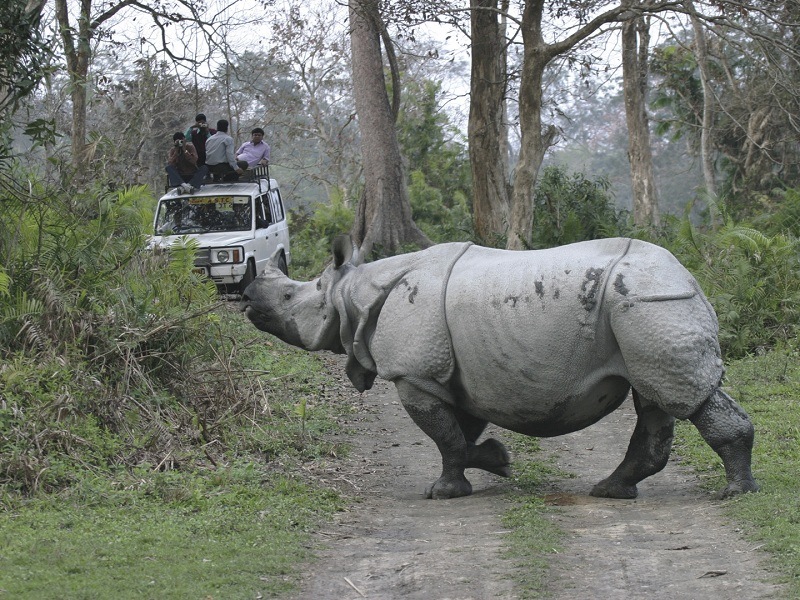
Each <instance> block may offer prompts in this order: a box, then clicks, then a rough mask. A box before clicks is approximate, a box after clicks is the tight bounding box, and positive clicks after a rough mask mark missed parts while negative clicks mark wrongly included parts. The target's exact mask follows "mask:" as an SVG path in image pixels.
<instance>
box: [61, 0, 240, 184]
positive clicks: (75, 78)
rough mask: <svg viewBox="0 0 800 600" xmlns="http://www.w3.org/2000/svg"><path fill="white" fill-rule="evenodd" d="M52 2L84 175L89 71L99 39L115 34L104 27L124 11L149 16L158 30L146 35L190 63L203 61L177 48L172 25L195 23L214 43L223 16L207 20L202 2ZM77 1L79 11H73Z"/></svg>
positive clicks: (76, 159)
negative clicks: (65, 65)
mask: <svg viewBox="0 0 800 600" xmlns="http://www.w3.org/2000/svg"><path fill="white" fill-rule="evenodd" d="M95 1H96V0H95ZM54 2H55V17H56V22H57V24H58V29H59V33H60V35H61V41H62V44H63V47H64V56H65V59H66V64H67V73H68V75H69V79H70V96H71V100H72V127H71V132H70V136H71V139H72V164H73V167H74V168H75V170H76V172H78V173H82V172H83V171H84V170H85V169H86V167H87V165H88V163H89V159H90V155H91V147H90V146H87V144H86V132H87V125H86V123H87V120H86V117H87V110H88V100H89V97H90V92H91V90H92V80H91V75H90V70H91V66H92V60H93V58H94V52H95V48H96V46H97V44H98V42H99V41H100V40H101V39H104V38H105V39H110V38H111V34H112V32H111V31H110V30H106V29H104V28H105V27H107V26H111V25H112V24H113V23H114V19H115V18H116V17H117V16H118V15H119V14H120V13H121V12H123V11H126V10H127V11H134V12H137V13H139V14H145V15H147V16H149V17H150V18H151V19H152V21H153V26H154V28H155V31H156V32H157V33H158V35H156V36H152V35H150V36H148V39H153V40H158V41H157V42H156V44H157V45H158V46H159V50H160V51H161V52H164V53H165V54H166V55H167V56H168V57H169V58H170V59H171V60H173V61H175V62H178V63H182V64H184V65H189V66H192V65H196V64H197V63H198V62H200V59H198V58H197V57H196V56H195V55H194V52H193V51H190V50H189V49H188V48H186V47H183V48H180V49H179V50H178V51H177V52H173V50H172V49H171V48H170V41H169V40H170V27H172V26H174V25H176V24H184V23H192V24H195V25H197V26H198V27H200V28H201V29H203V31H204V33H205V34H206V36H207V37H208V38H209V39H210V40H212V41H211V43H213V39H214V36H215V31H216V30H217V29H218V28H220V27H222V24H223V21H224V20H223V19H222V18H221V17H219V18H218V19H217V21H218V22H216V23H211V22H209V21H207V20H205V19H204V18H203V17H202V14H201V11H202V10H203V9H204V5H203V3H202V2H201V1H200V0H167V1H166V2H158V1H153V2H152V3H150V4H148V3H146V2H142V1H141V0H121V1H120V2H115V3H108V4H103V3H100V5H99V7H98V6H95V5H93V0H81V1H80V2H78V3H73V2H70V1H69V0H54ZM236 2H238V0H229V4H228V6H226V7H222V8H221V9H220V11H219V12H218V13H217V14H218V15H221V14H224V13H225V10H226V9H227V8H230V7H231V6H233V5H234V4H235V3H236ZM76 5H77V14H74V12H73V11H74V10H75V7H76Z"/></svg>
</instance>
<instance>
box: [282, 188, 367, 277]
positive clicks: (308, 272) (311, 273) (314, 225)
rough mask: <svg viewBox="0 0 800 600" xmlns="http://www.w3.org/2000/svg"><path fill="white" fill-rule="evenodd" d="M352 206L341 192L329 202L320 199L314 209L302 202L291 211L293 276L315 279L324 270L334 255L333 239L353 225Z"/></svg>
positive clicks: (347, 231) (346, 231) (348, 230)
mask: <svg viewBox="0 0 800 600" xmlns="http://www.w3.org/2000/svg"><path fill="white" fill-rule="evenodd" d="M354 218H355V215H354V213H353V209H352V208H351V207H349V206H346V205H345V203H344V200H343V199H342V197H341V196H340V195H334V196H332V197H331V200H330V203H327V204H325V203H317V204H315V205H314V206H313V207H312V209H311V211H309V210H307V209H306V207H303V206H301V207H300V208H298V209H295V210H292V211H291V212H290V213H289V221H290V228H291V231H292V276H293V277H295V278H296V279H300V280H306V279H313V278H314V277H316V276H317V275H319V274H320V272H322V269H323V268H324V266H325V264H326V263H327V262H328V260H329V259H330V256H331V243H332V242H333V239H334V238H335V237H336V236H337V235H340V234H343V233H349V232H350V230H351V229H352V227H353V219H354Z"/></svg>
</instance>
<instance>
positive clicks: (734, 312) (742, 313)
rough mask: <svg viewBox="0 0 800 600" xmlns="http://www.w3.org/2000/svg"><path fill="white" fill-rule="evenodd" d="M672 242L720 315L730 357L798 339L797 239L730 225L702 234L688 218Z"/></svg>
mask: <svg viewBox="0 0 800 600" xmlns="http://www.w3.org/2000/svg"><path fill="white" fill-rule="evenodd" d="M673 235H674V237H673V238H672V239H671V240H670V241H669V242H668V245H670V246H671V249H672V251H673V252H674V253H675V255H676V256H677V257H678V259H679V260H681V262H682V263H683V264H684V265H685V266H686V267H687V268H688V269H689V270H690V271H692V273H693V274H694V276H695V277H696V278H697V280H698V282H699V283H700V286H701V288H702V289H703V290H704V291H705V293H706V295H707V296H708V298H709V300H710V302H711V304H712V305H713V306H714V309H715V310H716V312H717V316H718V318H719V323H720V344H721V346H722V348H723V351H724V353H725V355H726V356H727V357H728V358H737V357H742V356H744V355H746V354H748V353H751V352H755V351H758V350H762V349H764V348H771V347H774V346H776V345H777V344H779V343H781V342H783V341H786V340H787V339H792V338H794V337H795V335H796V334H797V332H798V327H799V326H800V309H798V302H800V264H798V254H797V253H798V243H797V240H796V239H795V238H793V237H789V236H787V235H783V234H781V233H777V234H774V235H767V234H765V233H762V232H760V231H758V230H757V229H754V228H753V227H750V226H748V225H746V224H735V223H733V222H732V221H730V220H728V222H727V223H726V224H725V225H724V226H723V227H721V228H719V229H718V230H716V231H701V230H699V229H698V228H696V227H694V226H693V225H692V224H691V223H690V222H689V220H688V219H684V220H683V221H681V222H680V225H679V227H678V228H676V230H675V231H674V232H673Z"/></svg>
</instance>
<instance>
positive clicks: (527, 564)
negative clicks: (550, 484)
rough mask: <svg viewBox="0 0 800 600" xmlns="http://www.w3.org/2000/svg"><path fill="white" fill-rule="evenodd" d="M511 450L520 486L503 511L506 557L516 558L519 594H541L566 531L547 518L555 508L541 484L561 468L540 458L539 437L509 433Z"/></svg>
mask: <svg viewBox="0 0 800 600" xmlns="http://www.w3.org/2000/svg"><path fill="white" fill-rule="evenodd" d="M510 435H511V437H510V438H509V439H510V443H509V444H508V446H509V450H511V452H512V453H513V455H514V474H513V476H512V478H513V482H514V486H515V488H516V489H517V492H518V493H516V494H514V496H513V500H512V505H511V507H510V508H509V510H508V511H507V512H506V513H505V515H503V519H502V521H503V525H504V526H505V527H508V528H509V529H510V530H511V532H510V533H509V534H508V536H507V538H506V539H507V544H508V547H507V550H506V557H507V558H509V559H511V560H512V561H513V562H514V565H515V567H516V569H515V579H516V582H517V587H516V589H515V591H517V592H518V593H519V594H520V598H538V597H540V595H541V593H542V590H543V588H544V582H545V580H546V577H547V571H548V565H549V562H550V560H551V557H552V555H553V554H556V553H557V552H558V551H559V544H560V541H561V538H562V536H563V532H562V531H561V530H560V529H559V528H558V527H557V526H556V525H555V524H554V523H553V522H552V521H551V520H550V519H548V518H547V516H546V515H547V513H548V512H551V511H552V509H551V508H549V507H547V506H546V505H545V502H544V497H543V496H542V495H541V486H542V484H544V483H545V482H546V481H548V480H550V479H552V478H553V477H554V476H556V475H559V476H563V473H561V472H560V471H559V470H557V469H555V468H554V467H552V466H551V465H548V464H547V463H544V462H542V461H541V454H540V449H541V448H540V445H539V440H538V439H537V438H532V437H527V436H524V435H520V434H510Z"/></svg>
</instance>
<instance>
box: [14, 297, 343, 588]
mask: <svg viewBox="0 0 800 600" xmlns="http://www.w3.org/2000/svg"><path fill="white" fill-rule="evenodd" d="M216 322H217V323H218V325H217V326H218V328H219V331H218V336H217V339H218V340H220V343H219V346H218V347H217V352H218V354H219V356H220V360H218V361H216V362H211V363H201V362H197V363H193V364H192V365H189V366H188V368H187V369H186V371H187V378H186V379H185V380H180V381H176V384H175V387H174V388H171V389H159V390H153V393H151V394H149V395H148V394H144V393H143V394H141V395H139V396H124V397H123V396H119V397H117V398H111V399H108V400H105V399H106V398H108V396H102V397H101V396H99V395H97V394H96V395H95V396H92V395H91V394H92V393H94V392H93V390H94V389H95V388H97V389H101V388H100V387H99V386H97V385H95V386H94V387H92V386H87V387H85V388H84V387H79V386H77V385H76V386H72V387H71V388H67V387H66V383H64V382H67V381H69V380H71V379H72V378H73V377H74V376H70V375H69V373H67V369H65V368H64V367H63V366H62V367H60V368H59V367H58V365H59V362H58V361H52V363H45V361H40V363H39V364H38V365H37V364H36V362H35V361H34V360H31V359H29V358H27V357H20V358H18V359H17V360H16V361H15V362H13V363H11V362H9V363H5V365H0V383H2V382H3V381H4V382H6V384H7V385H5V386H0V450H2V453H0V598H6V597H8V598H21V599H26V598H30V599H38V598H64V599H83V598H120V599H125V598H131V599H134V598H135V599H137V600H138V599H142V598H154V599H159V600H160V599H169V598H176V599H177V598H181V599H182V598H203V599H212V598H253V597H261V596H263V597H276V596H280V595H282V594H286V593H289V592H290V591H291V590H293V589H295V588H296V584H297V582H298V580H299V576H300V574H301V569H302V565H303V564H305V563H307V562H308V561H309V560H311V559H312V558H313V557H312V552H311V545H310V536H309V532H310V531H312V530H313V529H314V528H316V527H318V526H319V524H320V523H321V522H323V521H324V520H326V519H328V518H330V516H331V514H332V513H333V512H334V511H337V510H340V509H342V508H343V505H344V503H343V500H342V499H341V498H340V496H339V495H338V493H337V492H336V491H334V490H332V489H328V488H327V487H325V486H323V485H320V483H319V482H318V481H316V480H315V479H313V476H312V475H311V474H310V473H311V472H313V468H312V469H304V468H303V467H304V466H308V465H309V464H310V463H313V462H315V461H319V460H326V459H327V458H328V457H330V456H334V455H335V456H342V455H344V454H346V450H347V449H346V447H343V446H341V445H339V444H335V443H333V442H331V441H330V440H331V439H334V438H333V437H332V436H331V435H329V434H332V433H335V432H336V431H337V429H338V424H337V422H336V420H337V418H338V416H339V415H341V414H344V413H348V412H350V411H351V410H352V409H351V408H350V407H349V406H348V404H347V398H348V395H346V394H340V393H339V392H340V389H341V387H342V384H341V381H340V380H339V378H338V377H337V376H335V375H334V374H333V372H332V371H331V370H330V369H329V368H328V366H327V363H326V362H325V358H324V357H321V356H319V355H315V354H310V353H308V352H302V351H300V350H296V349H294V348H291V347H289V346H287V345H285V344H283V343H282V342H280V341H278V340H276V339H275V338H272V337H271V336H267V335H265V334H263V333H260V332H258V331H256V330H254V329H253V328H252V326H251V325H250V324H249V323H246V322H244V320H243V319H242V317H241V315H239V314H238V313H234V312H232V311H230V310H228V309H223V310H221V311H220V312H219V315H218V318H217V320H216ZM54 373H55V374H61V379H59V378H57V377H55V376H54V375H53V374H54ZM26 380H27V382H28V383H27V385H25V384H24V382H25V381H26ZM31 381H34V382H39V385H37V386H35V387H32V385H31V383H30V382H31ZM15 382H16V383H15ZM67 389H69V392H68V393H67V392H65V390H67ZM103 401H107V402H109V403H112V402H116V404H115V405H114V407H115V412H114V415H113V416H114V417H115V418H114V419H103V418H101V417H103V416H104V414H103V413H99V412H98V411H95V410H93V411H87V410H86V407H87V406H89V407H92V408H94V407H97V406H102V402H103ZM64 406H66V407H68V408H69V409H70V410H69V411H68V410H66V409H65V408H63V407H64ZM137 408H138V410H136V409H137ZM98 414H99V415H100V416H99V417H98V416H97V415H98ZM23 469H27V470H26V471H25V473H23V475H24V477H23V475H19V473H20V472H21V470H23ZM45 480H46V481H48V482H49V485H43V484H42V482H43V481H45ZM24 481H38V482H39V485H36V486H23V485H21V484H20V483H19V482H24ZM23 491H24V492H26V493H22V492H23Z"/></svg>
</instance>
